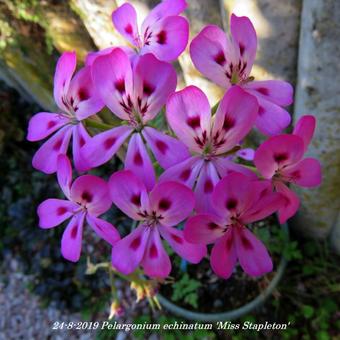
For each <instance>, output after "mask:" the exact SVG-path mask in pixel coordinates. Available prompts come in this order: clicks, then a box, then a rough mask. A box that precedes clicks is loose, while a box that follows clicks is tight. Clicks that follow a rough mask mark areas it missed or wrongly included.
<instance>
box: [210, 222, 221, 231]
mask: <svg viewBox="0 0 340 340" xmlns="http://www.w3.org/2000/svg"><path fill="white" fill-rule="evenodd" d="M217 228H219V225H218V224H216V223H214V222H209V223H208V229H210V230H215V229H217Z"/></svg>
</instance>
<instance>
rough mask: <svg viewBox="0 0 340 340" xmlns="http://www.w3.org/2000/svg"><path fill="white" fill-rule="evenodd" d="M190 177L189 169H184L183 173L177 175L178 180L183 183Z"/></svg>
mask: <svg viewBox="0 0 340 340" xmlns="http://www.w3.org/2000/svg"><path fill="white" fill-rule="evenodd" d="M190 175H191V169H185V170H184V171H182V172H181V174H180V175H179V178H180V179H181V180H183V181H187V180H188V179H189V177H190Z"/></svg>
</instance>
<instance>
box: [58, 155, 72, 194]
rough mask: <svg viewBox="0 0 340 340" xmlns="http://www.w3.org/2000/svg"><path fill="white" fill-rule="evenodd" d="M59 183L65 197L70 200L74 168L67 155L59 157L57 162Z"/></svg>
mask: <svg viewBox="0 0 340 340" xmlns="http://www.w3.org/2000/svg"><path fill="white" fill-rule="evenodd" d="M57 178H58V183H59V186H60V188H61V190H62V191H63V193H64V195H65V196H66V197H67V198H68V199H70V194H71V192H70V191H71V183H72V166H71V162H70V160H69V159H68V157H67V156H66V155H59V156H58V160H57Z"/></svg>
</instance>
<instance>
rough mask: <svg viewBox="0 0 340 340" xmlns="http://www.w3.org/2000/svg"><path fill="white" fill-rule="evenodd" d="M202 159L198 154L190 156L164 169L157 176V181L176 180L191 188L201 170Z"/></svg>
mask: <svg viewBox="0 0 340 340" xmlns="http://www.w3.org/2000/svg"><path fill="white" fill-rule="evenodd" d="M203 163H204V160H203V159H201V158H200V157H199V156H195V157H190V158H188V159H186V160H185V161H183V162H181V163H179V164H177V165H174V166H172V167H170V168H169V169H167V170H165V172H163V173H162V175H161V176H160V178H159V181H161V182H165V181H176V182H180V183H183V184H185V185H186V186H188V187H189V188H192V187H193V186H194V184H195V181H196V179H197V176H198V174H199V173H200V171H201V168H202V166H203Z"/></svg>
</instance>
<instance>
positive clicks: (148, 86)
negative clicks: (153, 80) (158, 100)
mask: <svg viewBox="0 0 340 340" xmlns="http://www.w3.org/2000/svg"><path fill="white" fill-rule="evenodd" d="M154 91H155V87H154V86H153V85H151V84H148V83H146V82H144V83H143V94H145V95H146V96H150V95H151V94H152V93H153V92H154Z"/></svg>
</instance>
